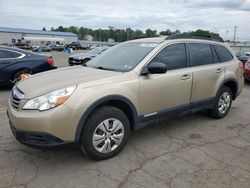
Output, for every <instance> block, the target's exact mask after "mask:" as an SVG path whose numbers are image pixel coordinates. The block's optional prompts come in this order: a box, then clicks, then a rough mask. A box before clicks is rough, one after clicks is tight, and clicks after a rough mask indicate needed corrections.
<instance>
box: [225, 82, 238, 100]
mask: <svg viewBox="0 0 250 188" xmlns="http://www.w3.org/2000/svg"><path fill="white" fill-rule="evenodd" d="M224 86H227V87H229V88H230V90H231V92H232V95H233V100H234V99H235V98H236V96H237V92H238V83H237V81H236V80H226V82H225V83H224Z"/></svg>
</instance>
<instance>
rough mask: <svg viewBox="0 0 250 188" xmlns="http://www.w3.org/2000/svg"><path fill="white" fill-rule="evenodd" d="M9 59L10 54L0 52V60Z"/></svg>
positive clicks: (3, 51)
mask: <svg viewBox="0 0 250 188" xmlns="http://www.w3.org/2000/svg"><path fill="white" fill-rule="evenodd" d="M5 58H11V57H10V54H9V53H8V51H6V50H0V59H5Z"/></svg>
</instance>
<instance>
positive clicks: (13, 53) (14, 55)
mask: <svg viewBox="0 0 250 188" xmlns="http://www.w3.org/2000/svg"><path fill="white" fill-rule="evenodd" d="M8 52H9V55H10V57H11V58H17V57H20V56H21V54H19V53H16V52H11V51H8Z"/></svg>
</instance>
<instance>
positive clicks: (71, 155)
mask: <svg viewBox="0 0 250 188" xmlns="http://www.w3.org/2000/svg"><path fill="white" fill-rule="evenodd" d="M78 52H79V51H78ZM52 55H53V57H54V59H55V61H56V65H57V66H58V67H63V66H66V65H67V57H68V54H65V53H63V52H59V53H57V52H55V53H52ZM8 95H9V90H8V89H2V90H0V187H1V188H2V187H43V188H44V187H108V188H111V187H216V188H217V187H219V188H221V187H222V188H223V187H235V188H239V187H240V188H244V187H245V188H249V186H250V113H249V111H250V110H249V109H250V100H249V96H250V85H247V84H246V85H245V87H244V90H243V92H242V94H241V95H240V96H239V98H238V99H237V100H236V101H235V102H234V103H233V105H232V108H231V111H230V112H229V114H228V116H227V117H225V118H224V119H221V120H214V119H210V118H209V117H207V116H206V114H204V113H198V114H193V115H189V116H184V117H181V118H178V119H173V120H171V121H167V122H162V123H161V124H158V125H154V126H150V127H146V128H144V129H141V130H139V131H137V132H135V133H132V135H131V137H130V139H129V142H128V144H127V146H126V147H125V149H124V150H123V151H122V152H121V153H120V154H119V155H118V156H117V157H114V158H112V159H109V160H106V161H99V162H96V161H92V160H90V159H88V158H86V157H85V156H84V155H83V154H82V153H81V152H80V151H79V150H78V149H77V148H65V149H63V150H50V151H42V150H35V149H31V148H28V147H26V146H23V145H21V144H19V143H18V142H17V141H16V140H15V138H14V137H13V135H12V133H11V131H10V128H9V125H8V118H7V116H6V104H7V99H8Z"/></svg>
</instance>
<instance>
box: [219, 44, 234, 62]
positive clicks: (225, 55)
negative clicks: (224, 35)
mask: <svg viewBox="0 0 250 188" xmlns="http://www.w3.org/2000/svg"><path fill="white" fill-rule="evenodd" d="M215 48H216V51H217V52H218V54H219V57H220V62H226V61H230V60H232V59H233V56H232V54H231V53H230V52H229V51H228V50H227V49H226V48H225V47H224V46H217V45H215Z"/></svg>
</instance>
